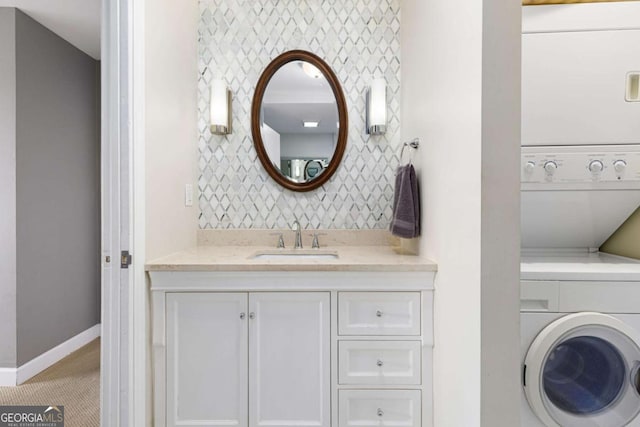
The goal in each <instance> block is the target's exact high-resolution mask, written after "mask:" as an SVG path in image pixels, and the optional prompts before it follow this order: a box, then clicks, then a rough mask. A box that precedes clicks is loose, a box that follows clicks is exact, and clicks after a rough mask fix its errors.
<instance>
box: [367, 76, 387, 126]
mask: <svg viewBox="0 0 640 427" xmlns="http://www.w3.org/2000/svg"><path fill="white" fill-rule="evenodd" d="M386 130H387V84H386V82H385V80H384V79H374V80H373V81H372V82H371V88H370V89H369V91H368V92H367V133H368V134H370V135H382V134H384V133H385V132H386Z"/></svg>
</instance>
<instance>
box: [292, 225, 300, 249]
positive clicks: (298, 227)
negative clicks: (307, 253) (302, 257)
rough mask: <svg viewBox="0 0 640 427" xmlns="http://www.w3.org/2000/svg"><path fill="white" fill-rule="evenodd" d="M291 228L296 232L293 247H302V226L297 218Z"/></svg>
mask: <svg viewBox="0 0 640 427" xmlns="http://www.w3.org/2000/svg"><path fill="white" fill-rule="evenodd" d="M291 229H292V230H294V231H295V232H296V241H295V243H294V244H293V249H302V227H300V221H298V218H296V219H295V221H293V225H292V226H291Z"/></svg>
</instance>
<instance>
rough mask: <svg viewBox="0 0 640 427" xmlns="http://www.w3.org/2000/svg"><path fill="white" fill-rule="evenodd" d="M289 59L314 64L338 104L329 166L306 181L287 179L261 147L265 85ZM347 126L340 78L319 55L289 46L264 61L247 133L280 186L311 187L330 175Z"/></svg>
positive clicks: (338, 158) (342, 148) (343, 145)
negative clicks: (334, 137) (335, 129)
mask: <svg viewBox="0 0 640 427" xmlns="http://www.w3.org/2000/svg"><path fill="white" fill-rule="evenodd" d="M292 61H305V62H309V63H311V64H313V65H314V66H315V67H317V68H318V69H319V70H320V71H321V72H322V74H323V75H324V77H325V78H326V79H327V82H328V83H329V86H331V89H332V90H333V95H334V97H335V99H336V105H337V107H338V120H339V123H340V128H339V129H338V141H337V142H336V149H335V151H334V153H333V157H331V160H330V162H329V166H327V168H326V169H325V170H324V171H323V172H322V174H320V175H319V176H318V178H316V179H312V180H311V181H308V182H294V181H292V180H290V179H289V178H287V177H286V176H284V175H283V174H282V173H281V172H280V170H278V169H277V168H276V167H275V166H274V165H273V164H272V163H271V160H270V159H269V155H268V154H267V150H266V149H265V147H264V142H263V140H262V133H261V132H260V111H261V106H262V99H263V97H264V93H265V91H266V89H267V85H268V84H269V81H270V80H271V78H272V77H273V75H274V74H275V73H276V72H277V71H278V70H279V69H280V67H282V66H283V65H285V64H288V63H289V62H292ZM348 128H349V119H348V115H347V103H346V101H345V97H344V93H343V92H342V87H341V86H340V82H339V81H338V78H337V77H336V75H335V74H334V72H333V70H332V69H331V67H330V66H329V65H328V64H327V63H326V62H324V61H323V60H322V59H321V58H320V57H319V56H317V55H314V54H313V53H311V52H307V51H305V50H291V51H288V52H285V53H283V54H281V55H279V56H278V57H277V58H275V59H274V60H273V61H271V63H270V64H269V65H267V68H265V70H264V71H263V72H262V75H261V76H260V79H259V80H258V84H257V86H256V91H255V93H254V94H253V103H252V105H251V134H252V135H253V145H254V147H255V149H256V152H257V153H258V158H259V159H260V163H262V166H263V167H264V168H265V170H266V171H267V173H268V174H269V176H270V177H271V178H272V179H273V180H274V181H275V182H277V183H278V184H280V185H281V186H283V187H285V188H288V189H289V190H293V191H311V190H315V189H316V188H318V187H320V186H322V185H323V184H324V183H325V182H327V181H328V180H329V178H331V177H332V176H333V174H334V173H335V171H336V170H337V169H338V166H340V162H341V161H342V156H343V155H344V151H345V148H346V147H347V134H348Z"/></svg>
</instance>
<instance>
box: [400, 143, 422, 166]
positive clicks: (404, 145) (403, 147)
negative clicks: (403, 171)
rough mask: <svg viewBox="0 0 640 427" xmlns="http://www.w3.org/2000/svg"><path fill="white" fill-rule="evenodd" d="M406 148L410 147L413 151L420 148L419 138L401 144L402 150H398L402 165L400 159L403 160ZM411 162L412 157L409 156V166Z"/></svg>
mask: <svg viewBox="0 0 640 427" xmlns="http://www.w3.org/2000/svg"><path fill="white" fill-rule="evenodd" d="M406 147H411V148H413V149H414V150H417V149H418V147H420V139H419V138H414V139H412V140H411V141H408V142H405V143H403V144H402V150H400V163H402V159H403V158H404V157H403V156H404V149H405V148H406ZM412 161H413V155H411V157H410V158H409V164H411V162H412Z"/></svg>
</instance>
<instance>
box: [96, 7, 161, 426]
mask: <svg viewBox="0 0 640 427" xmlns="http://www.w3.org/2000/svg"><path fill="white" fill-rule="evenodd" d="M143 18H144V1H140V0H138V1H136V2H134V1H132V0H114V1H110V0H102V30H101V51H102V53H101V57H102V58H101V111H102V113H101V116H102V125H101V136H102V137H101V140H102V143H101V169H102V170H101V177H102V179H101V193H102V194H101V199H102V230H101V231H102V251H101V257H102V260H101V265H102V269H101V272H102V290H101V297H102V308H101V311H102V313H101V317H102V341H101V351H100V353H101V372H100V387H101V390H100V418H101V425H104V426H113V427H126V426H147V425H150V422H151V417H149V416H148V413H149V410H150V404H149V402H150V399H148V397H147V389H148V388H147V387H148V382H149V376H148V375H147V373H146V366H147V363H146V361H147V352H148V350H147V345H146V344H147V341H148V332H147V330H146V326H145V325H146V323H147V322H146V315H147V313H146V306H147V303H146V299H145V295H146V292H145V290H146V286H145V285H146V283H145V282H146V277H145V271H144V260H145V254H144V248H145V245H144V243H145V203H144V201H145V187H144V182H145V179H144V177H145V168H144V159H145V144H144V19H143ZM121 250H128V251H129V252H130V253H131V254H133V257H132V264H131V265H130V266H129V268H126V269H125V268H121V266H120V251H121ZM106 257H110V259H111V261H110V262H107V258H106Z"/></svg>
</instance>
